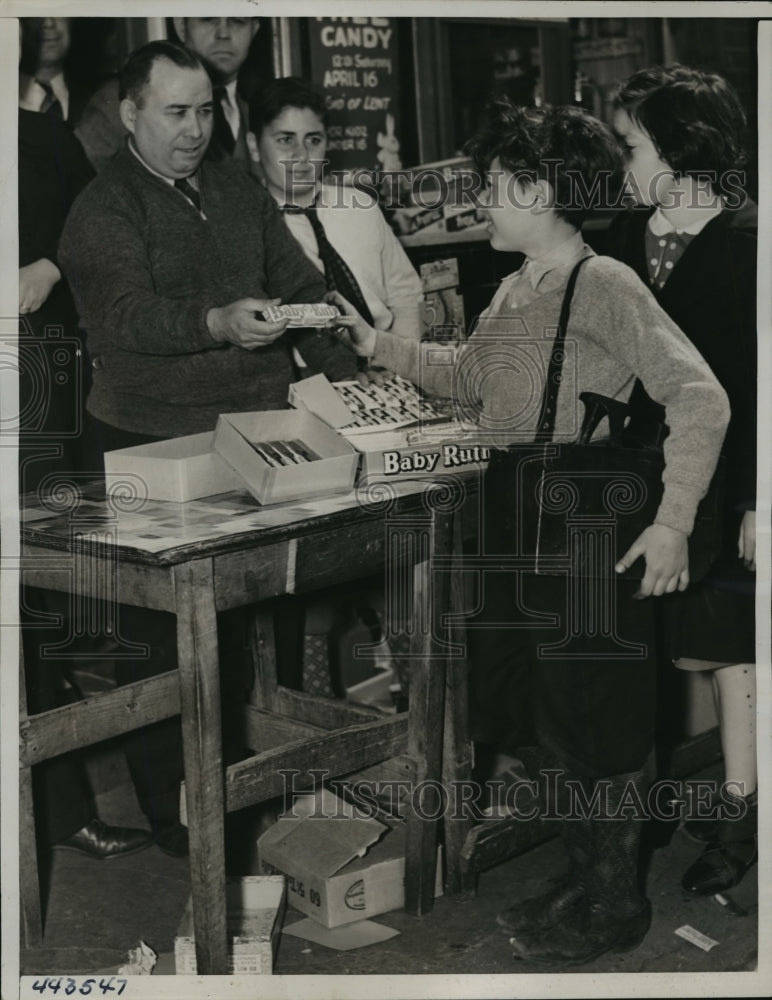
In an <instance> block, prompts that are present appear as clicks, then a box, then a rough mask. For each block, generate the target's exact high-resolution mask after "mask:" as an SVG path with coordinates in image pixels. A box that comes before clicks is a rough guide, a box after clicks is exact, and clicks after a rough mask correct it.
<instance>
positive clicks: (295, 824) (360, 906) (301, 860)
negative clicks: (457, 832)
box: [257, 789, 442, 927]
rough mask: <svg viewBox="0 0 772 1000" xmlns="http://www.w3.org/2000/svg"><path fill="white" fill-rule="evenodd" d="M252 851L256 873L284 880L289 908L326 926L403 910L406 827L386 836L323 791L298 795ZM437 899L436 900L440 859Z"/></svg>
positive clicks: (374, 822)
mask: <svg viewBox="0 0 772 1000" xmlns="http://www.w3.org/2000/svg"><path fill="white" fill-rule="evenodd" d="M257 849H258V857H259V864H260V871H261V872H263V873H265V874H267V875H271V874H272V875H277V874H280V875H284V876H286V879H287V902H288V903H289V904H290V905H292V906H293V907H294V908H295V909H296V910H300V911H301V912H302V913H305V914H307V915H308V916H310V917H313V918H314V920H318V921H319V923H321V924H324V926H325V927H340V926H341V925H343V924H350V923H353V922H354V921H355V920H366V919H368V918H369V917H374V916H376V915H377V914H379V913H388V912H389V911H390V910H399V909H401V908H402V907H403V906H404V905H405V829H404V825H400V826H398V827H396V828H395V829H393V830H389V828H388V827H387V826H386V825H385V824H384V823H381V822H380V821H378V820H376V819H371V818H362V817H361V816H360V814H359V812H357V810H356V809H355V807H354V806H352V805H351V804H350V803H348V802H346V801H344V800H343V799H341V798H339V797H338V796H336V795H334V794H333V793H332V792H330V791H328V790H327V789H323V790H322V791H321V792H318V793H317V794H316V795H310V794H309V795H307V796H299V797H298V798H297V799H296V800H295V803H294V806H293V809H292V810H291V811H290V812H288V813H286V814H285V815H284V816H281V817H280V818H279V819H278V821H277V822H276V823H275V824H274V825H273V826H271V827H269V828H268V829H267V830H266V831H265V833H263V835H262V836H261V837H260V839H259V840H258V842H257ZM435 895H437V896H440V895H442V871H441V865H440V864H439V860H438V869H437V884H436V888H435Z"/></svg>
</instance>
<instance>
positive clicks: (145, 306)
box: [59, 178, 222, 355]
mask: <svg viewBox="0 0 772 1000" xmlns="http://www.w3.org/2000/svg"><path fill="white" fill-rule="evenodd" d="M99 181H103V178H99V180H98V181H96V182H94V185H92V186H90V187H88V188H86V190H85V191H84V192H83V194H82V195H81V196H80V197H79V198H78V200H77V201H76V202H75V204H74V205H73V208H72V211H71V212H70V215H69V217H68V219H67V223H66V225H65V228H64V231H63V233H62V238H61V241H60V243H59V260H60V262H61V266H62V270H63V271H64V273H65V275H66V277H67V280H68V282H69V284H70V288H71V289H72V294H73V297H74V299H75V302H76V305H77V307H78V313H79V316H80V324H81V326H82V327H83V329H84V330H86V332H87V333H91V332H92V331H99V334H100V336H102V337H106V338H120V340H119V342H117V343H116V344H115V346H116V347H118V348H120V349H122V350H128V351H133V352H136V353H139V354H155V355H175V354H191V353H194V352H196V351H201V350H207V349H212V350H214V349H216V348H219V347H221V346H222V345H221V344H219V343H217V342H216V341H214V340H213V339H212V336H211V334H210V333H209V329H208V327H207V323H206V315H207V312H208V311H209V309H211V308H212V307H213V306H215V305H217V303H216V302H214V301H211V299H210V298H209V297H207V296H205V295H194V296H191V297H189V298H185V299H174V298H167V297H164V296H162V295H159V294H157V292H156V290H155V285H154V280H153V270H152V263H151V259H150V253H149V250H148V247H147V243H146V240H145V238H144V235H143V230H142V222H141V215H140V212H139V210H138V207H137V205H136V204H135V202H134V201H133V200H132V199H131V198H128V197H127V195H126V191H125V190H123V189H119V188H118V187H116V186H115V185H112V184H107V183H102V184H101V185H99V186H98V187H97V186H96V185H98V184H99Z"/></svg>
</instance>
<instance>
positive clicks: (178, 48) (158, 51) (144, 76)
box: [118, 39, 204, 107]
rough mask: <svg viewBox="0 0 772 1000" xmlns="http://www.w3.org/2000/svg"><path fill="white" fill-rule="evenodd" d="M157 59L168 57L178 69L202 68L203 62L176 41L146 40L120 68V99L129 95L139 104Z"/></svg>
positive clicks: (138, 105)
mask: <svg viewBox="0 0 772 1000" xmlns="http://www.w3.org/2000/svg"><path fill="white" fill-rule="evenodd" d="M159 59H168V60H169V61H170V62H172V63H174V65H175V66H179V67H180V69H204V64H203V63H202V62H201V60H200V59H199V58H198V56H197V55H196V54H195V53H194V52H191V51H190V49H186V48H184V46H182V45H177V43H176V42H168V41H166V40H165V39H161V40H159V41H156V42H148V43H147V45H143V46H142V47H141V48H139V49H136V51H134V52H132V53H131V55H130V56H129V58H128V59H127V60H126V63H125V65H124V67H123V69H122V70H121V76H120V83H119V88H118V92H119V95H120V99H121V100H123V99H124V98H125V97H129V98H131V100H132V101H134V103H135V104H136V105H137V107H140V106H141V104H142V91H143V90H144V87H145V84H146V83H147V82H148V80H149V79H150V74H151V72H152V70H153V65H154V64H155V63H156V62H157V61H158V60H159Z"/></svg>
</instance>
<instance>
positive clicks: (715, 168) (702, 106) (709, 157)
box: [614, 63, 747, 190]
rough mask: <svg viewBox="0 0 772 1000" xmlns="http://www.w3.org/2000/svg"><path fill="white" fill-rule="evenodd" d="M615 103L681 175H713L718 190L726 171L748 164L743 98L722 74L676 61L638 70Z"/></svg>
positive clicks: (625, 84)
mask: <svg viewBox="0 0 772 1000" xmlns="http://www.w3.org/2000/svg"><path fill="white" fill-rule="evenodd" d="M614 107H616V108H621V109H622V110H623V111H625V112H627V114H628V115H629V117H630V118H631V119H632V120H633V121H634V122H635V123H636V124H637V125H639V126H640V128H641V129H643V131H645V132H646V133H647V135H648V136H649V137H650V138H651V140H652V142H653V143H654V146H655V147H656V149H657V152H658V153H659V156H660V159H661V160H663V161H664V162H665V163H667V165H668V166H669V167H670V168H671V169H672V170H673V171H674V173H675V174H676V175H684V174H686V175H688V176H693V177H697V176H700V175H702V176H708V177H710V178H711V181H712V184H713V188H714V190H718V187H719V185H718V179H719V178H720V177H721V175H722V174H724V173H725V172H727V171H730V170H736V169H737V168H738V167H741V166H742V165H743V164H744V163H745V162H746V159H747V157H746V152H745V146H744V140H745V132H746V121H745V112H744V110H743V106H742V104H741V102H740V99H739V97H738V96H737V94H736V93H735V91H734V89H733V88H732V86H731V85H730V84H729V83H727V81H726V80H725V79H724V78H723V77H721V76H719V75H718V74H717V73H706V72H703V71H702V70H698V69H690V68H689V67H688V66H681V65H680V64H678V63H674V64H673V65H671V66H653V67H652V68H650V69H642V70H640V71H639V72H638V73H634V74H633V75H632V76H631V77H630V78H629V79H628V80H626V81H625V82H624V83H623V84H622V85H621V86H620V88H619V90H618V92H617V94H616V96H615V98H614Z"/></svg>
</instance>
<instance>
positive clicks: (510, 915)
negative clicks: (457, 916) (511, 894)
mask: <svg viewBox="0 0 772 1000" xmlns="http://www.w3.org/2000/svg"><path fill="white" fill-rule="evenodd" d="M583 899H584V890H583V889H582V887H581V885H579V884H578V883H577V882H575V881H566V882H564V883H562V884H560V885H556V886H554V887H553V888H552V889H550V890H549V891H548V892H543V893H542V894H541V895H540V896H534V897H532V898H531V899H524V900H523V902H522V903H516V904H515V905H514V906H510V907H509V909H508V910H504V911H503V912H502V913H499V915H498V916H497V917H496V923H498V924H500V925H501V926H502V927H503V928H504V929H505V930H507V931H509V932H510V934H515V935H517V934H521V933H536V932H537V931H546V930H549V928H550V927H554V926H555V924H557V923H560V921H561V920H563V919H564V918H565V917H566V916H568V914H569V913H571V912H572V911H573V910H574V909H575V908H576V907H578V906H579V904H580V903H581V902H582V900H583Z"/></svg>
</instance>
